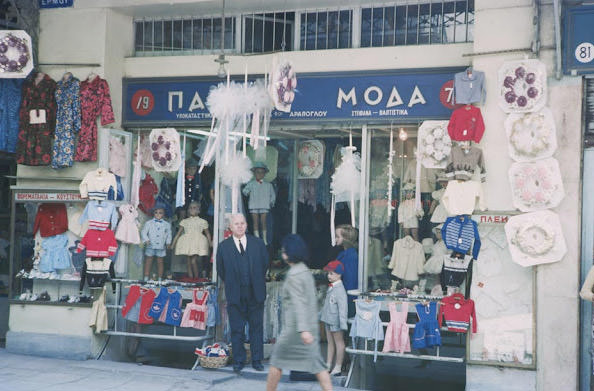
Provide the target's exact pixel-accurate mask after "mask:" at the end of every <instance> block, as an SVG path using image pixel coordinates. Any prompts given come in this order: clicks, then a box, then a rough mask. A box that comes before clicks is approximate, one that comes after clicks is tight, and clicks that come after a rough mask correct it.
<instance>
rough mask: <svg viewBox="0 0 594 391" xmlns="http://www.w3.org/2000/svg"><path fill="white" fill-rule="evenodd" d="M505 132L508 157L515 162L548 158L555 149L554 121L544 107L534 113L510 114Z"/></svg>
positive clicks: (555, 133)
mask: <svg viewBox="0 0 594 391" xmlns="http://www.w3.org/2000/svg"><path fill="white" fill-rule="evenodd" d="M505 132H506V133H507V140H508V147H509V155H510V157H511V158H512V159H514V160H515V161H517V162H527V161H532V160H538V159H544V158H549V157H551V156H553V154H554V153H555V150H556V149H557V131H556V129H555V121H554V120H553V115H552V114H551V111H550V110H549V109H548V108H546V107H543V108H542V109H541V110H539V111H537V112H534V113H525V114H520V113H511V114H510V115H508V116H507V119H506V120H505Z"/></svg>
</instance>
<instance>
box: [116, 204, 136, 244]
mask: <svg viewBox="0 0 594 391" xmlns="http://www.w3.org/2000/svg"><path fill="white" fill-rule="evenodd" d="M119 211H120V214H121V215H122V219H121V220H120V223H119V224H118V228H117V229H116V232H115V237H116V239H117V240H119V241H120V242H122V243H130V244H140V233H139V232H138V220H137V218H138V211H137V210H136V208H135V207H134V206H132V205H130V204H123V205H120V207H119Z"/></svg>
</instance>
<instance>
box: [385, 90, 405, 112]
mask: <svg viewBox="0 0 594 391" xmlns="http://www.w3.org/2000/svg"><path fill="white" fill-rule="evenodd" d="M403 103H404V102H403V101H402V98H401V97H400V94H399V93H398V90H397V89H396V87H392V92H391V93H390V97H389V98H388V103H386V108H390V107H394V106H400V105H401V104H403Z"/></svg>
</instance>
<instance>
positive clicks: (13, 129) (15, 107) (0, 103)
mask: <svg viewBox="0 0 594 391" xmlns="http://www.w3.org/2000/svg"><path fill="white" fill-rule="evenodd" d="M23 81H24V80H23V79H0V107H2V108H3V110H0V151H4V152H10V153H14V151H15V149H16V145H17V140H18V135H19V108H20V106H21V91H22V87H23Z"/></svg>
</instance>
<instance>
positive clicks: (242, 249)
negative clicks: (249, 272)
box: [239, 240, 245, 255]
mask: <svg viewBox="0 0 594 391" xmlns="http://www.w3.org/2000/svg"><path fill="white" fill-rule="evenodd" d="M239 253H240V254H241V255H244V254H245V249H244V248H243V243H241V240H240V241H239Z"/></svg>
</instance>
